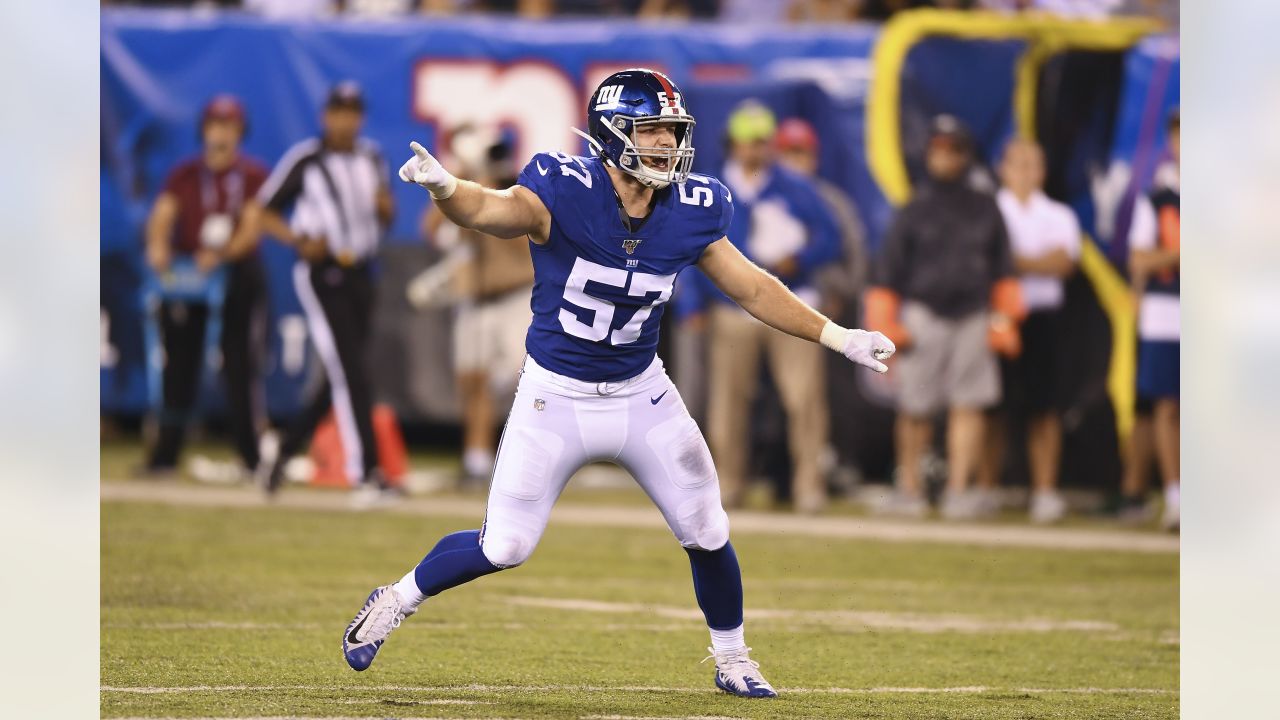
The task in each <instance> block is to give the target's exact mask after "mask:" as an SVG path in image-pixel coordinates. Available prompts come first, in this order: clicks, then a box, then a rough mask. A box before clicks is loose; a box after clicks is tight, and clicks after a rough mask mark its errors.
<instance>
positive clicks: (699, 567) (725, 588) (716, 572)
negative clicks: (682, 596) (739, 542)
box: [685, 543, 742, 630]
mask: <svg viewBox="0 0 1280 720" xmlns="http://www.w3.org/2000/svg"><path fill="white" fill-rule="evenodd" d="M685 552H687V553H689V565H690V567H692V568H693V593H694V595H697V596H698V607H700V608H702V614H703V615H704V616H705V617H706V618H707V627H709V628H711V629H712V630H733V629H735V628H737V627H739V626H740V625H742V571H741V570H740V569H739V568H738V555H737V554H736V553H734V551H733V545H731V544H729V543H725V544H724V547H722V548H720V549H719V550H694V549H692V548H685Z"/></svg>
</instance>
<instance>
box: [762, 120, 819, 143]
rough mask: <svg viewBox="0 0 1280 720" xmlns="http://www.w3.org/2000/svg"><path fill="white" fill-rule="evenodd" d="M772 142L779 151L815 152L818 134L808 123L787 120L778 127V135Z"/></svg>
mask: <svg viewBox="0 0 1280 720" xmlns="http://www.w3.org/2000/svg"><path fill="white" fill-rule="evenodd" d="M773 142H774V144H775V145H777V147H778V149H779V150H809V151H815V150H817V149H818V134H817V133H816V132H814V131H813V126H812V125H810V124H809V123H808V122H806V121H804V120H802V119H800V118H795V117H793V118H787V119H786V120H783V121H782V124H781V125H779V126H778V134H777V135H776V136H775V137H774V139H773Z"/></svg>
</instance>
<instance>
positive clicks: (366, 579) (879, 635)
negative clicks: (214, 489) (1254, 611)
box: [102, 503, 1179, 718]
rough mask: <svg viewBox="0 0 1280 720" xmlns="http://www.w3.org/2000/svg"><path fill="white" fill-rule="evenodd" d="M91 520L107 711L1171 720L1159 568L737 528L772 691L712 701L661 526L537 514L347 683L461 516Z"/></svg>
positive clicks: (671, 546)
mask: <svg viewBox="0 0 1280 720" xmlns="http://www.w3.org/2000/svg"><path fill="white" fill-rule="evenodd" d="M102 520H103V522H102V527H103V544H102V547H103V557H102V563H103V564H102V571H103V572H102V578H103V579H102V611H103V612H102V684H103V686H104V690H103V693H102V713H103V715H104V716H107V717H236V716H240V717H258V716H307V717H424V716H425V717H451V718H455V717H456V718H464V717H529V718H543V717H554V718H588V717H624V718H627V717H689V716H710V717H749V718H766V717H769V718H1174V717H1177V715H1178V692H1177V688H1178V653H1179V648H1178V645H1177V643H1176V638H1177V617H1178V607H1177V597H1178V585H1177V582H1178V575H1177V569H1178V568H1177V562H1178V561H1177V557H1176V556H1175V555H1169V554H1145V555H1144V554H1127V553H1117V552H1108V553H1094V552H1079V551H1065V550H1064V551H1044V550H1028V549H1012V548H1010V549H976V548H970V547H959V546H956V547H951V546H941V545H924V544H920V545H915V544H903V543H875V542H864V541H844V540H830V541H819V542H815V541H814V539H813V538H790V537H787V536H764V535H743V536H741V537H737V538H735V540H734V544H735V546H736V547H737V549H738V554H739V556H740V557H741V558H742V563H743V569H744V573H745V576H746V583H745V586H746V596H747V606H748V628H747V629H748V636H747V637H748V641H749V642H750V644H751V645H752V646H753V647H754V648H755V652H754V656H755V657H756V658H757V659H758V660H760V661H761V663H762V669H763V670H765V671H766V672H767V676H768V677H769V679H770V681H771V682H773V684H774V685H775V686H776V687H777V688H778V689H779V690H780V691H781V693H782V696H781V697H780V698H779V699H777V700H774V701H744V700H740V699H737V698H732V697H729V696H727V695H723V694H718V693H716V692H713V691H712V690H711V674H712V667H711V664H710V663H707V664H705V665H700V664H699V661H700V660H701V659H702V658H703V656H704V655H705V654H706V653H705V652H704V651H703V650H704V648H705V646H706V644H707V638H706V633H705V629H704V628H703V627H702V625H701V623H700V622H699V621H698V619H697V618H696V615H694V614H693V613H694V612H695V604H694V599H693V592H692V588H691V584H690V581H689V568H688V564H687V560H686V559H685V556H684V553H682V552H680V550H679V547H678V546H677V545H676V544H675V542H674V540H673V539H672V538H671V536H670V535H669V534H668V533H665V532H662V531H659V530H629V529H628V530H622V529H615V528H607V527H557V526H555V525H554V523H553V525H552V527H551V528H550V529H549V530H548V532H547V534H546V536H545V538H544V540H543V543H542V545H541V546H540V547H539V549H538V551H537V552H536V553H535V554H534V556H533V558H532V559H531V560H530V562H529V563H527V564H526V565H525V566H523V567H520V568H517V569H513V570H509V571H506V572H503V573H499V574H497V575H493V576H490V577H487V578H483V579H481V580H479V581H477V582H475V583H473V584H471V585H468V586H464V587H462V588H458V589H455V590H453V591H451V592H449V593H445V594H444V595H441V596H439V597H437V598H434V599H432V600H431V601H429V602H428V603H427V604H426V605H425V606H424V607H423V609H422V611H421V612H419V614H418V615H416V616H415V617H413V618H410V619H409V620H408V621H407V622H406V623H405V625H404V626H403V627H402V628H401V629H400V630H399V631H397V633H396V634H395V635H394V636H393V637H392V638H391V639H390V641H389V642H388V644H387V645H386V646H385V647H384V648H383V650H382V652H381V654H380V655H379V656H378V660H377V662H376V663H375V664H374V666H373V668H371V669H370V670H369V671H367V672H365V673H361V674H357V673H354V672H352V671H351V670H349V669H348V668H347V667H346V665H345V664H344V662H343V660H342V657H341V653H340V649H339V639H340V635H341V632H342V630H343V629H344V627H345V626H346V623H347V622H348V621H349V620H350V617H351V615H352V614H354V612H355V611H356V610H357V609H358V608H359V605H360V604H361V602H362V601H363V599H364V596H365V595H366V594H367V593H368V591H369V589H370V588H372V587H374V586H375V585H379V584H383V583H386V582H388V581H390V580H392V579H395V578H398V577H399V576H400V575H402V574H403V573H404V572H405V571H406V570H407V569H408V568H409V567H411V566H412V565H413V564H414V563H415V562H416V560H417V559H418V558H419V556H420V555H421V553H422V552H424V551H425V550H426V549H428V548H429V547H430V545H431V544H432V543H433V542H434V541H435V539H436V538H437V537H438V536H440V535H441V534H443V533H445V532H449V531H453V530H458V529H463V528H466V527H470V526H474V524H475V523H474V522H473V521H468V520H466V519H457V520H449V519H441V518H421V517H407V516H395V515H352V514H346V513H322V512H315V511H303V510H288V509H281V508H270V507H264V508H262V509H251V510H244V509H241V510H229V509H217V508H200V507H162V506H158V505H147V504H127V503H105V504H104V505H103V515H102ZM583 601H590V603H592V604H588V605H587V607H588V608H590V609H586V610H584V609H581V607H580V605H581V604H582V602H583ZM566 603H568V605H569V606H568V607H565V605H566ZM637 604H639V605H643V606H644V607H642V608H636V607H635V605H637ZM753 612H755V613H756V617H755V618H754V619H753V618H752V613H753ZM1029 619H1034V620H1035V621H1036V622H1035V623H1034V624H1032V625H1031V626H1027V625H1026V624H1025V623H1024V624H1018V623H1017V622H1015V621H1027V620H1029ZM1064 623H1075V624H1065V625H1064ZM948 628H950V629H948ZM200 688H204V689H200ZM941 689H950V690H948V691H946V692H942V691H940V690H941ZM143 690H146V692H143Z"/></svg>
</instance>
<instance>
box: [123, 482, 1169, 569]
mask: <svg viewBox="0 0 1280 720" xmlns="http://www.w3.org/2000/svg"><path fill="white" fill-rule="evenodd" d="M100 489H101V499H102V500H104V501H115V502H155V503H161V504H166V505H197V506H208V507H267V506H274V507H284V508H293V509H307V510H327V511H333V512H348V511H350V507H349V505H348V498H347V496H346V494H345V493H341V492H336V491H321V490H310V489H289V490H286V491H285V492H283V493H281V494H280V497H279V498H277V499H276V500H275V501H272V502H268V501H267V500H266V499H265V498H264V497H263V495H262V493H261V492H260V491H258V490H257V489H255V488H251V487H244V486H242V487H201V486H194V485H179V484H172V483H144V482H135V481H108V482H103V483H102V484H101V485H100ZM384 512H391V513H395V514H403V515H428V516H449V517H468V516H470V517H473V518H475V520H476V524H477V525H478V524H479V522H480V520H481V519H482V518H483V517H484V501H483V500H480V499H478V498H476V499H470V498H457V497H423V498H412V499H409V500H405V501H404V502H402V503H399V504H398V505H395V506H393V507H390V508H387V509H386V510H385V511H384ZM551 521H552V522H554V523H563V524H565V525H587V526H593V527H594V526H612V527H627V528H660V527H665V525H664V524H663V521H662V516H661V515H660V514H659V513H658V511H657V509H656V508H651V507H619V506H612V505H584V504H575V503H571V502H570V503H561V504H560V505H558V506H557V507H556V509H555V511H554V512H553V513H552V520H551ZM730 522H731V524H732V526H733V531H734V532H736V533H749V534H761V535H799V536H805V537H829V538H845V539H854V540H881V541H886V542H924V543H945V544H948V545H955V544H966V545H981V546H986V547H1034V548H1057V549H1069V550H1118V551H1128V552H1144V553H1176V552H1178V538H1177V537H1174V536H1169V535H1158V534H1155V533H1150V532H1141V531H1132V530H1095V529H1081V528H1045V527H1032V526H1026V525H969V524H958V523H942V522H911V521H899V520H888V519H884V518H865V517H830V516H828V517H803V516H798V515H786V514H781V513H764V512H748V511H740V512H734V513H732V514H731V515H730Z"/></svg>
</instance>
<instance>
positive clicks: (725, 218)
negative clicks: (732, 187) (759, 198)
mask: <svg viewBox="0 0 1280 720" xmlns="http://www.w3.org/2000/svg"><path fill="white" fill-rule="evenodd" d="M712 183H713V186H714V190H715V194H716V200H718V201H719V203H720V220H719V222H718V223H717V224H716V232H715V240H719V239H720V238H722V237H726V236H728V234H729V226H730V225H732V224H733V193H731V192H729V188H728V186H726V185H725V184H724V183H722V182H720V181H719V180H718V179H715V178H713V179H712ZM715 240H712V242H715Z"/></svg>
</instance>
